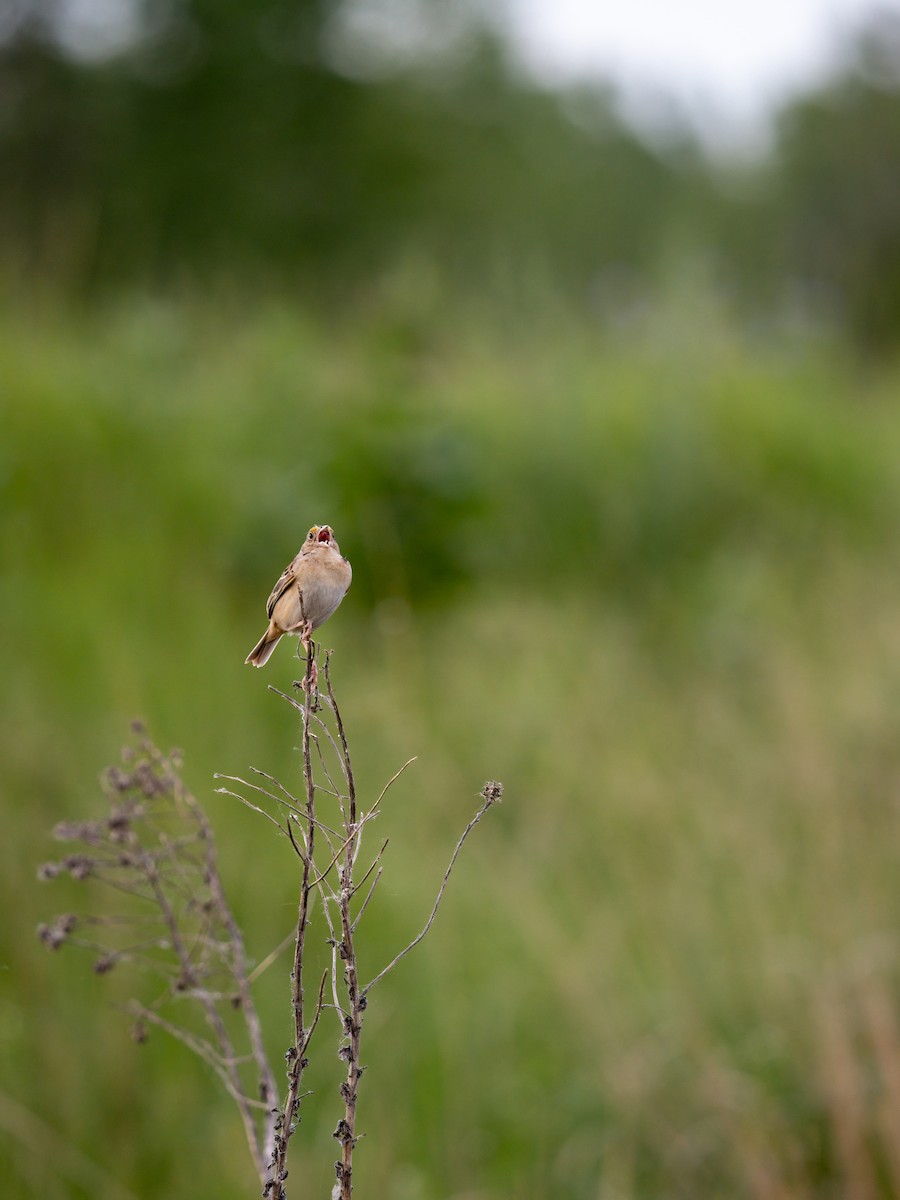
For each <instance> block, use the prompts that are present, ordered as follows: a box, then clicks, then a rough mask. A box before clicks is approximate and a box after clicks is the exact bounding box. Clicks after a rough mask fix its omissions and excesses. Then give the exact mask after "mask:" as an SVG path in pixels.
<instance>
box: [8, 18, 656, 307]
mask: <svg viewBox="0 0 900 1200" xmlns="http://www.w3.org/2000/svg"><path fill="white" fill-rule="evenodd" d="M141 11H142V13H143V18H142V24H141V27H140V28H141V32H140V34H139V35H136V37H135V41H134V43H133V44H132V45H131V46H129V47H128V48H127V49H123V50H122V51H121V53H119V54H117V55H112V56H110V57H108V58H104V59H102V60H100V61H92V62H84V61H79V60H78V59H76V58H73V57H72V56H71V54H67V53H66V52H65V49H64V48H61V47H60V45H59V43H58V41H54V37H53V34H54V30H55V29H58V10H57V9H56V8H55V6H50V7H49V9H48V12H49V14H56V22H54V20H53V19H52V17H51V16H50V15H48V16H47V17H46V18H45V19H44V21H43V22H41V21H39V20H38V18H37V16H34V17H33V18H32V19H31V20H30V21H29V20H28V19H26V18H25V17H24V16H23V17H22V18H21V23H20V26H19V32H18V35H17V36H15V37H13V38H11V39H8V40H7V42H6V44H5V45H0V88H2V109H3V113H4V117H3V119H2V125H0V155H2V158H3V162H4V170H3V172H2V176H0V177H2V180H3V183H2V184H0V220H2V226H3V229H4V230H5V240H6V243H7V245H9V246H11V247H15V248H16V257H17V258H19V260H20V262H21V263H22V269H23V270H24V271H25V272H26V273H31V272H33V271H35V270H36V271H38V272H49V273H50V274H51V275H54V276H57V277H59V278H60V279H61V281H62V282H63V283H69V284H70V285H73V286H75V287H76V288H78V287H81V288H85V287H86V288H89V289H92V288H96V287H97V286H103V285H109V284H110V283H122V282H134V281H135V280H149V281H151V282H157V283H158V282H169V283H171V282H172V281H173V280H174V281H175V282H179V281H181V280H183V279H184V278H186V277H188V278H196V277H198V276H199V277H200V278H206V279H209V278H210V277H213V278H216V277H221V276H222V275H224V276H225V277H226V278H232V277H234V276H237V277H238V278H240V279H241V280H243V281H247V280H250V281H252V280H254V279H256V280H257V281H258V280H259V279H264V280H267V281H269V282H271V281H272V280H277V281H279V282H281V283H284V284H289V285H292V286H295V287H296V286H298V285H305V286H306V287H307V288H308V289H313V288H315V289H316V290H317V291H318V292H319V293H321V294H324V295H330V296H331V297H332V299H334V298H335V297H343V296H345V295H346V289H347V286H348V284H350V285H357V286H358V285H360V284H365V282H366V281H367V280H370V279H371V278H372V277H373V276H374V275H376V274H377V273H378V271H379V270H382V269H384V268H385V267H386V266H389V265H390V264H391V263H393V262H394V261H395V260H396V259H397V258H398V257H399V256H405V255H408V254H409V253H414V252H416V251H419V250H421V251H423V252H427V253H428V254H430V255H434V256H435V258H436V260H437V261H438V262H439V263H440V266H441V270H442V273H444V274H445V275H446V276H447V278H448V279H449V280H451V281H456V282H457V283H461V282H463V281H464V282H466V283H468V282H469V281H471V280H475V279H478V278H485V277H488V278H490V276H491V274H492V272H500V273H501V276H502V273H503V271H504V270H505V269H508V268H509V267H510V266H511V265H512V264H514V262H515V259H516V257H517V256H518V255H519V254H521V253H522V252H523V250H524V251H525V255H526V259H527V262H528V265H535V264H536V265H541V264H542V263H543V262H544V261H547V263H548V264H549V265H550V266H551V267H552V269H553V271H554V272H555V273H556V274H558V275H559V276H560V277H561V278H562V279H565V280H567V281H569V282H570V283H571V282H574V283H575V284H576V285H578V286H580V287H587V284H588V282H589V281H590V279H591V278H592V275H593V273H594V272H596V271H597V270H599V268H600V266H601V265H603V264H604V263H605V262H607V261H608V260H610V258H611V259H612V260H613V261H614V262H615V263H618V264H623V265H625V266H628V267H629V268H631V269H635V268H638V267H641V266H646V265H648V264H649V263H650V262H652V260H653V257H654V255H655V254H656V253H657V251H658V239H657V237H656V236H655V235H653V233H652V231H653V230H655V229H659V230H660V231H662V230H663V227H664V226H665V224H666V220H667V218H666V210H667V207H669V206H670V204H671V201H672V198H673V196H674V195H675V194H677V190H678V179H677V173H675V172H674V171H673V170H672V169H671V167H670V166H667V165H665V164H664V163H663V162H662V161H661V160H660V159H659V157H658V156H657V155H655V154H653V153H651V152H650V151H649V150H647V149H645V148H644V147H642V146H641V144H640V143H639V142H638V141H637V139H635V138H634V137H633V136H632V135H630V134H629V133H628V132H627V131H626V130H625V128H624V127H623V126H622V124H621V122H620V121H619V120H618V119H617V118H616V117H615V115H614V110H613V106H612V102H611V99H610V98H609V97H605V96H604V94H603V93H602V92H599V91H598V92H597V93H596V94H589V95H585V96H584V97H583V99H582V101H581V103H580V104H579V114H580V116H579V121H578V123H577V124H576V123H574V122H573V121H572V120H570V119H569V118H568V117H567V116H566V115H565V113H564V111H563V109H562V107H561V105H560V103H559V101H558V100H557V99H556V98H555V97H553V96H551V95H549V94H545V93H543V92H541V91H539V90H538V89H537V88H536V87H534V86H532V85H529V84H527V83H525V82H524V81H521V80H519V81H516V80H514V79H513V78H512V76H511V75H510V73H509V71H508V70H507V69H506V67H505V66H504V61H503V57H502V54H501V51H500V47H499V43H498V42H497V41H496V39H495V38H494V37H492V36H491V35H490V34H489V33H488V32H487V31H483V30H481V31H479V30H478V29H477V28H476V29H475V31H474V32H472V33H471V35H470V36H471V39H472V44H471V45H470V46H469V47H468V48H467V53H466V55H465V57H464V58H463V59H462V61H461V64H460V63H459V62H457V60H456V59H454V60H453V61H451V62H448V63H445V64H442V63H441V61H440V60H438V61H434V60H433V59H428V60H427V61H426V63H425V65H424V66H423V67H421V68H419V69H415V68H406V69H405V70H403V71H401V72H399V73H396V74H392V75H390V76H388V77H384V78H379V79H369V80H364V79H358V78H351V77H349V76H348V75H347V74H346V72H345V73H341V72H340V71H339V70H337V69H336V68H335V67H334V66H332V65H331V63H330V62H329V60H328V56H327V52H326V51H327V34H328V31H329V29H330V28H331V27H332V26H333V25H334V23H335V21H336V17H335V13H336V12H337V6H332V5H326V4H321V3H318V2H317V0H305V2H303V3H293V4H285V3H282V0H244V2H243V3H239V4H218V3H204V2H203V0H181V2H180V3H177V4H169V3H155V4H150V5H147V6H145V7H144V8H143V9H142V10H141ZM573 198H577V202H576V203H575V204H574V205H573V203H572V201H573Z"/></svg>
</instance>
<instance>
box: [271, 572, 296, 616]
mask: <svg viewBox="0 0 900 1200" xmlns="http://www.w3.org/2000/svg"><path fill="white" fill-rule="evenodd" d="M296 568H297V559H296V558H292V559H291V561H290V562H289V563H288V565H287V566H286V567H285V568H284V570H283V571H282V572H281V574H280V575H279V576H278V582H277V583H276V584H275V586H274V587H273V588H272V594H271V596H269V599H268V600H267V601H266V616H267V617H269V619H270V620H271V617H272V613H273V612H274V611H275V605H276V604H277V603H278V601H279V600H280V599H281V597H282V596H283V595H284V593H285V592H286V591H287V590H288V588H289V587H290V586H291V584H292V583H293V582H294V580H295V579H296V577H297V576H296Z"/></svg>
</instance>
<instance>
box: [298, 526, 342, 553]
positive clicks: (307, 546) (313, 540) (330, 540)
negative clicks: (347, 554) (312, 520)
mask: <svg viewBox="0 0 900 1200" xmlns="http://www.w3.org/2000/svg"><path fill="white" fill-rule="evenodd" d="M320 546H329V547H330V548H331V549H332V550H337V551H338V553H340V549H339V548H338V544H337V542H336V541H335V540H334V531H333V529H332V528H331V526H330V525H313V527H312V529H310V531H309V533H308V534H307V535H306V541H305V542H304V543H303V549H304V550H305V551H306V553H309V552H310V551H311V550H317V549H318V548H319V547H320Z"/></svg>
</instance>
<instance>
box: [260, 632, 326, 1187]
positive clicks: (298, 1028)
mask: <svg viewBox="0 0 900 1200" xmlns="http://www.w3.org/2000/svg"><path fill="white" fill-rule="evenodd" d="M315 656H316V647H315V644H314V643H313V642H311V641H310V642H307V644H306V674H305V676H304V687H305V691H304V694H303V743H302V745H303V778H304V783H305V787H306V809H305V818H306V830H305V845H304V847H303V850H302V853H301V855H300V856H301V859H302V862H303V870H302V874H301V879H300V901H299V905H298V912H297V934H296V937H295V939H294V967H293V971H292V973H291V1008H292V1011H293V1015H294V1040H293V1043H292V1045H290V1046H289V1047H288V1050H287V1053H286V1055H285V1058H286V1060H287V1063H288V1071H287V1076H288V1091H287V1097H286V1099H285V1102H284V1109H283V1111H282V1112H281V1113H280V1114H278V1118H277V1119H276V1123H275V1124H276V1128H275V1131H274V1149H273V1153H272V1158H271V1161H270V1164H269V1170H268V1177H267V1179H266V1183H265V1188H264V1192H263V1194H264V1195H265V1196H269V1195H270V1194H271V1195H272V1196H273V1197H274V1200H284V1198H285V1191H284V1186H283V1185H284V1180H285V1179H286V1178H287V1167H286V1162H287V1149H288V1142H289V1141H290V1139H291V1136H292V1134H293V1133H294V1130H295V1129H296V1128H297V1110H298V1108H299V1107H300V1082H301V1080H302V1078H303V1072H304V1070H305V1069H306V1066H307V1059H306V1049H307V1046H308V1045H309V1041H310V1038H311V1037H312V1034H313V1030H314V1029H315V1026H316V1023H317V1022H318V1019H319V1013H320V1012H321V1008H322V993H323V990H324V987H325V977H324V976H323V979H322V984H321V987H320V988H319V1002H318V1006H317V1008H316V1013H315V1017H314V1019H313V1021H312V1022H311V1024H310V1027H309V1029H305V1028H304V1024H303V1019H304V997H303V968H304V952H305V949H306V931H307V927H308V925H309V903H310V895H311V893H312V886H313V885H312V873H313V854H314V851H315V836H316V809H315V804H316V787H315V783H314V782H313V766H312V756H311V753H310V745H309V725H310V720H311V714H312V705H313V692H314V680H315V675H316V670H315ZM289 822H290V817H289V818H288V823H289ZM298 849H299V848H298Z"/></svg>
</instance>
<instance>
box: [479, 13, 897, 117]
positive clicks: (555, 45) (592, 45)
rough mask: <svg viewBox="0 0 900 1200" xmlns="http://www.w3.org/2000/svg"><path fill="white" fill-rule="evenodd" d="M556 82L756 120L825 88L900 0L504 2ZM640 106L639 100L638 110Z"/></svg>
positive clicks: (527, 51)
mask: <svg viewBox="0 0 900 1200" xmlns="http://www.w3.org/2000/svg"><path fill="white" fill-rule="evenodd" d="M501 3H502V4H503V6H504V8H505V10H506V13H507V15H508V22H509V27H510V28H511V31H512V36H513V39H514V42H515V45H516V47H517V51H518V54H519V56H520V57H521V58H522V59H523V60H524V61H525V62H526V63H527V64H528V66H529V67H530V68H531V69H532V70H533V71H534V72H535V73H536V74H537V75H538V76H539V77H541V78H543V79H545V80H548V81H551V82H552V81H555V80H559V79H565V78H571V77H572V76H573V75H576V76H577V75H589V74H591V73H595V72H600V73H602V74H604V75H606V76H608V77H611V78H613V79H614V80H615V81H616V82H617V83H619V84H620V85H621V86H622V87H623V89H624V91H625V94H626V96H631V97H634V96H636V95H637V94H638V93H640V94H646V93H647V92H649V93H650V94H651V95H652V94H653V93H654V92H655V93H657V94H661V93H662V94H671V95H674V96H676V97H677V98H678V99H679V100H680V101H681V102H682V103H683V104H684V106H685V107H686V109H687V110H688V111H689V112H690V113H691V115H692V116H694V118H695V119H698V120H700V121H701V122H702V121H704V120H705V119H709V120H711V121H712V122H713V123H715V122H716V121H718V120H720V119H721V120H725V121H726V122H728V123H737V124H740V123H741V122H746V123H748V124H752V123H754V122H755V121H757V120H758V119H759V117H760V116H761V114H762V113H763V112H765V111H766V110H767V109H768V108H769V107H770V105H771V104H772V103H773V102H775V101H777V100H778V99H779V98H781V97H782V96H784V95H785V94H788V93H790V92H791V91H792V90H794V88H796V86H798V85H803V84H808V83H812V82H815V81H816V80H817V79H818V78H820V77H821V76H822V75H823V74H824V73H825V72H826V71H827V68H828V66H829V64H832V63H834V62H835V61H836V60H837V59H838V58H839V57H840V52H841V50H842V48H846V46H847V44H848V41H849V36H850V33H851V31H853V30H855V29H856V28H858V27H859V25H860V24H861V22H862V20H863V18H864V17H865V15H866V14H867V13H871V12H873V11H875V10H876V9H881V10H888V11H890V12H893V13H895V14H900V0H881V2H880V3H878V2H877V0H501ZM637 103H638V102H637V100H635V104H637Z"/></svg>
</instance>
